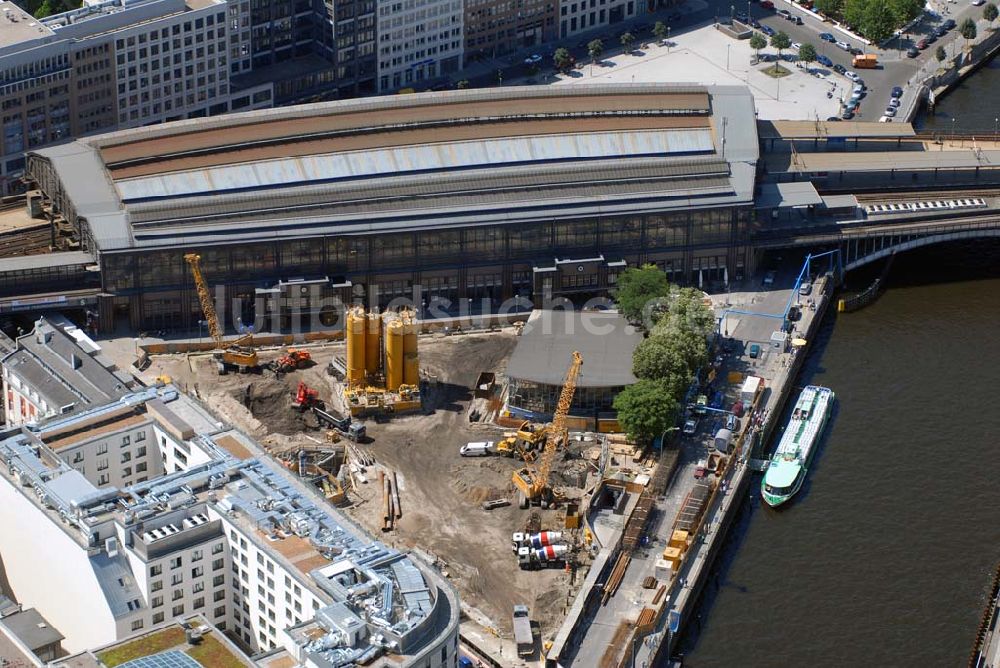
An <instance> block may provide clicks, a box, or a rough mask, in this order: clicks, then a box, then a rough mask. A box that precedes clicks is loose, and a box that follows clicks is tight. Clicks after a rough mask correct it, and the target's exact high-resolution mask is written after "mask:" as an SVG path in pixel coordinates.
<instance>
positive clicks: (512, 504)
mask: <svg viewBox="0 0 1000 668" xmlns="http://www.w3.org/2000/svg"><path fill="white" fill-rule="evenodd" d="M354 315H355V316H356V319H355V318H354V317H351V318H349V320H348V322H350V323H352V324H354V325H356V326H357V328H358V329H356V330H355V331H358V330H360V329H361V326H362V324H363V325H364V326H365V331H366V332H377V331H379V329H378V328H376V327H374V326H372V327H371V329H370V330H369V329H368V324H369V323H371V322H372V321H373V320H374V318H370V317H369V316H370V315H371V314H363V313H361V312H355V313H354ZM380 319H381V320H384V321H386V322H385V323H384V324H383V327H382V328H381V332H382V338H381V341H380V339H379V335H371V334H370V335H369V336H368V338H367V339H366V341H367V347H366V348H365V349H364V350H362V351H360V352H359V351H358V350H357V349H356V348H355V346H352V345H349V343H352V344H353V343H355V339H354V338H353V337H351V335H350V331H351V330H348V332H349V333H348V337H347V339H348V340H347V341H345V342H331V343H317V344H311V345H308V346H299V347H294V348H292V349H289V348H287V347H286V348H270V347H261V348H257V349H255V350H254V351H253V354H254V356H255V365H256V366H257V367H258V368H257V369H256V370H255V372H248V373H225V374H222V375H220V371H219V363H218V359H217V357H218V352H217V351H216V352H215V353H213V352H195V353H188V354H173V355H153V356H151V357H150V359H149V366H148V367H147V368H146V369H145V370H144V371H143V372H142V376H143V378H144V379H145V380H146V381H147V382H156V380H157V379H159V380H160V381H161V382H167V381H169V382H172V383H173V384H174V385H176V386H177V387H179V388H180V389H182V390H184V391H186V392H189V393H191V394H192V395H194V396H196V397H197V398H199V399H201V400H202V401H203V402H204V403H205V404H206V405H207V406H208V407H210V408H211V409H212V410H213V411H214V412H216V413H217V414H218V416H219V417H220V419H223V420H226V421H229V422H231V423H232V424H233V425H234V426H236V427H238V428H240V429H242V430H244V431H246V432H247V433H248V434H250V435H252V436H254V437H255V438H256V439H258V441H259V442H260V443H261V444H263V445H264V446H265V447H266V448H267V450H268V451H269V452H270V454H271V455H272V456H274V457H276V458H277V459H279V460H281V461H282V462H284V463H285V465H286V466H288V467H289V469H291V470H293V471H295V472H297V473H299V474H300V475H302V476H303V477H304V478H306V479H310V480H312V481H313V482H315V483H316V484H317V486H319V487H321V488H322V489H323V491H324V493H325V494H326V496H327V498H328V499H329V500H330V501H331V503H334V504H336V505H338V506H340V507H341V509H342V510H343V511H344V512H346V513H347V514H348V515H349V516H350V517H351V518H352V519H354V520H355V521H357V522H358V523H359V524H361V525H363V526H365V527H366V528H368V529H369V530H371V531H372V532H373V533H375V534H380V535H382V538H383V540H385V541H386V542H387V543H389V544H391V545H394V546H396V547H399V548H409V549H415V550H419V551H421V552H423V553H424V554H425V555H427V556H428V558H429V559H431V560H432V561H434V562H435V563H436V564H437V566H438V567H439V568H440V570H441V571H442V572H443V573H445V574H446V575H447V576H448V577H449V578H450V579H451V581H452V582H453V583H454V584H455V586H456V587H457V588H458V590H459V593H460V595H461V599H462V601H463V608H464V609H465V610H466V612H467V614H468V615H469V616H470V617H471V618H473V619H474V620H475V621H476V622H477V623H479V624H480V625H481V626H483V627H484V628H485V629H486V631H487V632H489V633H495V634H497V635H499V636H501V637H506V638H510V637H511V634H512V621H511V612H510V611H511V609H512V606H514V605H517V604H526V605H528V606H529V608H530V610H531V614H532V617H533V619H534V620H535V621H536V622H538V623H539V625H540V633H541V639H542V640H543V641H544V640H545V639H547V638H550V637H551V636H552V635H553V634H554V633H555V631H556V629H557V628H558V627H559V625H560V623H561V621H562V619H563V617H564V614H565V612H566V610H567V609H568V608H569V606H570V605H571V604H572V601H573V599H574V597H575V595H576V593H577V591H578V589H579V586H580V583H581V582H582V579H583V577H584V576H586V574H587V571H588V568H589V566H590V563H591V561H592V558H593V554H594V549H593V548H592V546H593V544H594V536H593V535H592V534H591V533H590V532H589V531H588V530H586V529H585V528H584V525H585V523H584V522H582V521H581V508H583V507H586V504H588V503H590V502H591V495H592V494H593V493H594V492H595V489H596V487H597V483H598V481H599V480H600V476H601V475H609V474H611V473H612V470H616V471H622V472H624V474H627V476H628V477H630V478H631V477H634V476H636V475H638V476H643V475H645V476H646V477H647V479H648V476H649V475H650V474H652V472H653V471H652V469H651V468H650V467H649V466H648V464H650V463H651V461H649V462H643V461H636V460H634V458H633V457H632V454H633V453H632V448H631V446H628V445H627V444H626V443H624V439H623V438H621V437H619V436H616V435H611V436H610V438H603V437H599V436H598V435H596V434H587V433H583V434H578V433H574V434H573V437H572V438H570V437H568V436H567V432H566V427H565V425H563V426H562V427H559V425H558V424H557V425H550V424H545V423H539V424H534V425H532V424H530V423H523V421H522V420H519V419H513V418H511V417H504V416H503V415H502V409H503V405H504V396H503V393H504V389H505V382H504V379H505V376H504V372H505V370H506V365H507V362H508V360H509V358H510V356H511V354H512V353H513V351H514V348H515V346H516V344H517V342H518V341H519V336H518V335H519V333H520V328H519V327H505V328H503V329H498V330H496V331H483V332H478V333H474V332H470V333H449V334H445V333H440V332H439V333H429V334H423V335H420V336H419V341H417V334H416V331H417V330H416V327H414V328H413V330H412V331H413V338H412V340H411V342H410V344H409V345H410V346H411V347H412V346H414V345H417V346H418V347H419V352H418V353H417V354H413V353H414V352H417V351H414V350H409V351H407V352H409V353H410V354H411V357H410V359H411V360H412V361H411V362H410V365H409V366H408V367H405V366H404V367H403V373H402V375H397V374H396V368H395V365H393V366H392V367H391V368H390V367H385V369H384V370H382V368H381V367H380V366H379V364H382V365H384V364H385V360H386V359H392V360H394V359H395V354H396V353H398V352H400V350H399V348H398V347H397V346H399V345H401V346H402V347H403V350H405V349H406V348H405V347H406V345H407V342H406V340H405V338H403V340H402V341H399V343H398V344H397V343H396V342H395V341H394V340H393V337H392V336H391V335H390V336H385V333H386V332H393V330H395V329H397V327H398V325H396V323H399V324H400V325H403V327H399V329H402V330H403V332H406V331H408V330H406V329H405V323H406V317H405V316H403V317H399V318H397V317H396V314H382V315H381V317H380ZM404 336H405V335H404ZM361 341H365V339H361ZM373 341H374V342H373ZM380 345H381V355H380V354H379V352H378V351H379V350H380ZM394 347H396V350H395V351H394V350H393V349H394ZM358 348H360V346H358ZM365 351H368V352H369V353H370V357H368V358H367V359H369V360H372V364H369V365H368V366H367V367H365V366H362V362H361V357H362V355H361V353H363V352H365ZM403 357H404V359H405V357H406V352H404V354H403ZM377 359H381V362H375V360H377ZM301 360H304V361H301ZM417 360H419V362H418V361H417ZM291 362H295V363H294V364H292V363H291ZM417 364H419V367H418V366H417ZM373 365H374V366H373ZM585 365H586V360H584V359H580V358H579V356H577V357H576V358H574V357H569V358H567V359H566V360H565V364H564V366H565V369H566V373H567V378H568V379H569V380H570V382H569V383H568V384H567V388H566V389H564V392H563V394H564V395H566V396H564V397H562V399H563V403H564V404H565V405H566V406H568V405H569V404H568V402H569V401H571V399H572V379H573V378H575V377H576V375H577V374H578V373H579V371H580V368H581V366H585ZM407 369H410V370H412V371H411V373H418V374H419V375H418V376H417V378H416V380H417V382H416V383H413V382H412V381H413V379H414V376H413V375H407ZM417 369H419V371H418V370H417ZM407 381H410V382H407ZM400 388H403V392H405V393H406V394H405V395H404V394H401V392H400ZM407 388H409V389H407ZM403 396H407V397H414V398H417V400H416V405H415V406H414V405H412V404H411V403H403V404H402V406H403V410H398V407H397V410H380V411H376V410H370V411H367V412H361V411H358V410H356V405H357V404H359V403H360V404H362V405H367V404H368V403H371V404H377V403H378V402H379V401H381V402H382V403H383V405H384V404H385V399H386V398H388V399H390V401H389V406H392V405H393V403H394V402H398V401H399V398H400V397H403ZM352 401H353V402H355V403H354V404H352ZM352 408H354V410H352ZM352 413H354V415H353V416H352ZM324 415H327V416H330V418H333V419H335V420H339V421H340V424H333V423H332V422H331V421H330V419H324ZM556 417H557V418H558V415H557V416H556ZM564 417H565V415H564ZM352 427H353V429H352ZM549 441H551V446H552V447H549V448H546V447H545V446H546V444H547V442H549ZM470 443H488V444H489V447H488V448H486V450H487V451H486V452H485V453H484V455H485V456H472V457H470V456H462V454H461V451H462V449H463V446H465V445H467V444H470ZM602 470H603V474H601V473H599V472H600V471H602ZM624 474H623V475H624ZM543 475H544V476H545V477H546V478H547V479H546V480H541V479H540V478H541V477H542V476H543ZM640 479H641V478H640ZM542 532H552V533H548V534H544V535H542V536H539V535H538V534H540V533H542ZM532 539H534V540H533V542H532ZM539 648H540V649H541V646H540V647H539Z"/></svg>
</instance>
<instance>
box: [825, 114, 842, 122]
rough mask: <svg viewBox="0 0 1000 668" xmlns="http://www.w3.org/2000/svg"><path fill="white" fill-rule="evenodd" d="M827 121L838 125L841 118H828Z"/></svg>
mask: <svg viewBox="0 0 1000 668" xmlns="http://www.w3.org/2000/svg"><path fill="white" fill-rule="evenodd" d="M826 120H827V121H828V122H830V123H836V122H838V121H839V120H840V116H828V117H827V119H826Z"/></svg>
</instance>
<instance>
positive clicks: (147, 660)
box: [118, 649, 204, 668]
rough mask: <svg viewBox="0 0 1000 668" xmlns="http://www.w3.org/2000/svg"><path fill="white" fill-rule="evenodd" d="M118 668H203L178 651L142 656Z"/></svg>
mask: <svg viewBox="0 0 1000 668" xmlns="http://www.w3.org/2000/svg"><path fill="white" fill-rule="evenodd" d="M118 668H204V666H202V665H201V664H200V663H198V662H197V661H195V660H194V659H192V658H191V657H190V656H188V655H187V654H185V653H184V652H182V651H180V650H178V649H171V650H168V651H166V652H160V653H159V654H154V655H152V656H144V657H141V658H138V659H132V660H131V661H128V662H126V663H122V664H120V665H119V666H118Z"/></svg>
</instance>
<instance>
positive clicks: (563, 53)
mask: <svg viewBox="0 0 1000 668" xmlns="http://www.w3.org/2000/svg"><path fill="white" fill-rule="evenodd" d="M552 63H553V64H554V65H555V66H556V69H557V70H559V71H560V72H565V71H567V70H568V69H570V68H571V67H573V56H572V55H571V54H570V52H569V49H567V48H565V47H559V48H558V49H556V51H555V53H553V54H552Z"/></svg>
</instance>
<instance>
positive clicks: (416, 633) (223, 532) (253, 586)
mask: <svg viewBox="0 0 1000 668" xmlns="http://www.w3.org/2000/svg"><path fill="white" fill-rule="evenodd" d="M140 434H143V435H144V436H141V437H140ZM140 448H142V454H141V455H140V454H139V452H140ZM78 453H81V456H80V457H78V456H77V455H78ZM124 453H130V454H129V456H128V457H125V456H124ZM260 453H261V451H260V449H259V446H257V444H256V443H254V442H253V441H251V440H250V439H249V438H248V437H247V436H245V435H244V434H242V433H240V432H238V431H235V430H233V429H230V428H229V427H227V426H225V425H223V424H221V423H219V422H218V421H217V420H216V418H215V417H214V416H213V415H211V414H210V413H208V412H207V411H206V410H205V409H204V408H202V407H201V406H200V405H199V404H198V403H197V402H195V401H194V400H192V399H190V398H189V397H186V396H185V395H181V394H180V393H178V392H177V391H176V389H175V388H173V387H171V386H160V387H154V388H147V389H145V390H142V391H139V392H134V393H130V394H128V395H126V396H124V397H121V398H120V399H118V400H117V401H113V402H109V403H108V404H106V405H103V406H99V407H96V408H92V409H90V410H88V411H84V412H81V413H79V414H75V415H72V416H68V417H58V418H55V419H52V420H49V421H46V422H44V423H42V424H40V425H39V426H37V427H35V428H33V429H31V430H28V429H25V428H20V429H11V430H8V431H6V432H0V463H2V464H3V465H2V466H0V522H2V523H3V526H4V527H5V529H6V531H5V532H4V535H5V536H6V538H0V557H2V559H3V563H4V566H5V571H6V575H7V580H8V582H9V583H10V587H11V589H12V592H13V594H14V596H16V597H17V600H18V601H21V602H23V603H24V604H25V605H31V606H33V607H35V608H36V609H37V610H38V611H39V613H40V614H42V615H44V616H45V617H46V619H48V620H49V621H50V622H51V624H52V625H53V626H54V627H55V628H56V629H58V630H59V631H60V632H61V633H62V634H63V636H65V638H64V640H63V643H62V644H63V647H64V648H65V649H66V650H67V651H69V652H82V651H85V650H87V649H88V648H91V647H97V646H101V645H106V644H109V643H114V642H116V641H119V640H122V639H124V638H128V637H129V636H131V635H133V634H142V633H146V632H148V631H149V630H150V629H152V628H157V627H159V626H161V625H164V624H170V623H173V622H174V621H175V620H181V619H185V618H187V617H189V616H191V615H201V616H203V617H204V619H206V620H208V622H209V623H211V624H212V625H213V626H214V627H215V628H216V629H217V630H219V631H221V632H224V633H225V634H226V636H227V637H228V638H229V639H230V640H231V641H232V642H234V643H236V644H237V645H238V646H239V647H240V648H241V649H242V650H243V651H245V652H246V653H247V654H248V655H255V654H260V653H267V654H268V655H269V656H274V655H276V654H283V655H287V657H288V659H289V661H290V663H289V664H288V665H293V664H296V665H297V664H305V665H315V666H323V665H345V664H346V663H350V662H355V661H356V662H358V663H366V664H367V665H375V666H420V667H424V666H430V667H431V668H437V667H439V666H455V665H457V660H458V653H457V643H458V616H459V607H458V600H457V595H456V594H455V593H454V591H453V590H452V589H451V587H450V586H449V585H448V584H447V583H446V582H445V581H444V579H443V578H442V577H441V576H440V575H438V574H437V573H436V572H434V571H433V570H431V569H430V568H429V567H427V566H425V565H421V564H420V563H419V562H418V561H416V560H415V559H414V558H411V557H409V556H407V555H405V554H402V553H400V552H398V551H396V550H394V549H392V548H389V547H386V546H385V545H382V544H381V543H378V542H376V541H374V540H373V539H372V538H371V537H369V536H368V535H367V534H366V533H365V532H364V531H363V530H361V529H360V528H358V527H357V526H355V525H353V524H352V523H351V522H350V521H349V520H347V519H346V518H344V517H342V516H341V515H340V514H339V513H337V511H336V510H335V509H333V508H332V507H330V506H329V505H327V504H326V502H325V500H324V499H323V498H322V497H321V496H320V495H318V494H317V493H316V492H314V491H313V489H312V488H310V487H308V486H306V485H305V484H303V483H302V482H301V481H300V480H299V479H297V478H295V477H294V476H293V475H292V474H290V473H289V472H288V471H286V470H285V469H284V468H283V467H281V466H278V465H275V464H272V463H270V462H269V461H268V460H266V459H265V458H263V456H258V454H260ZM139 462H143V463H146V465H147V468H146V469H145V470H144V471H142V474H141V475H139V472H138V471H135V469H134V467H135V466H136V465H137V464H138V463H139ZM104 467H107V468H104ZM128 467H132V471H131V472H129V473H128V474H126V470H125V469H126V468H128ZM67 599H70V600H73V601H74V602H75V604H74V605H72V606H67V605H66V604H65V602H66V600H67Z"/></svg>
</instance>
